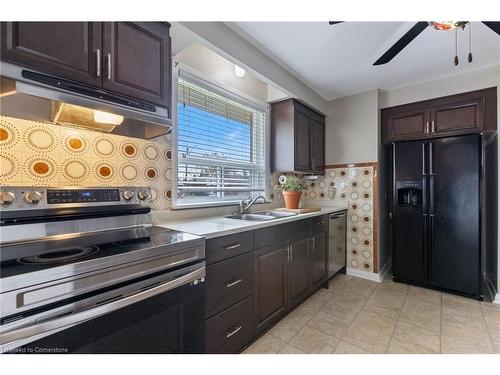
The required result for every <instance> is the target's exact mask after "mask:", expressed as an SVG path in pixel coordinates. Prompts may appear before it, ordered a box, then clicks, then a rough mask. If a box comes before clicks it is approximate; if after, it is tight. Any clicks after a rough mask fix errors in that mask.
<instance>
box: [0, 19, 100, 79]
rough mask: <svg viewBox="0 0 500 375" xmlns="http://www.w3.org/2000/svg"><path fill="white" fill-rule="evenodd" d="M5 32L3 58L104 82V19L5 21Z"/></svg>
mask: <svg viewBox="0 0 500 375" xmlns="http://www.w3.org/2000/svg"><path fill="white" fill-rule="evenodd" d="M1 35H2V37H1V59H2V61H7V62H10V63H13V64H16V65H21V66H25V67H27V68H33V69H35V70H38V71H40V72H42V73H47V74H51V75H55V76H58V77H61V78H67V79H71V80H75V81H79V82H83V83H87V84H91V85H95V86H100V85H101V76H100V74H101V73H102V69H100V68H101V67H100V66H99V64H100V61H98V59H99V57H100V56H99V55H100V52H101V51H100V50H101V23H100V22H2V24H1ZM99 70H100V71H99Z"/></svg>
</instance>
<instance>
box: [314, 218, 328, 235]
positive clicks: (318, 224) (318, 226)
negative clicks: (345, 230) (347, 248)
mask: <svg viewBox="0 0 500 375" xmlns="http://www.w3.org/2000/svg"><path fill="white" fill-rule="evenodd" d="M311 221H312V230H313V232H317V231H324V230H328V215H322V216H316V217H313V218H312V219H311Z"/></svg>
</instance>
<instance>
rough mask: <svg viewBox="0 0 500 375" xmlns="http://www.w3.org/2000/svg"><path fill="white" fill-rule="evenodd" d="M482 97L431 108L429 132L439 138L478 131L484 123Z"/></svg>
mask: <svg viewBox="0 0 500 375" xmlns="http://www.w3.org/2000/svg"><path fill="white" fill-rule="evenodd" d="M483 113H484V100H483V97H481V96H478V97H477V98H471V99H462V100H458V101H455V102H452V103H445V104H441V105H436V106H432V107H431V132H432V134H436V135H439V136H442V135H458V134H463V133H470V132H471V131H480V130H481V129H483V121H484V118H483V117H484V116H483Z"/></svg>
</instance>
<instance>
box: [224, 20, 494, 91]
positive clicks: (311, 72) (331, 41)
mask: <svg viewBox="0 0 500 375" xmlns="http://www.w3.org/2000/svg"><path fill="white" fill-rule="evenodd" d="M413 24H414V22H346V23H341V24H337V25H333V26H330V25H329V24H328V22H237V23H227V25H228V26H229V27H230V28H231V29H233V30H234V31H235V32H237V33H238V34H239V35H240V36H242V37H243V38H244V39H246V40H247V41H248V42H250V43H251V44H253V45H254V46H255V47H257V48H258V49H260V50H261V51H262V52H264V53H265V54H267V55H268V56H269V57H271V58H272V59H274V60H275V61H276V62H277V63H279V64H281V65H282V66H283V67H285V68H286V69H288V70H289V71H290V72H291V73H292V74H294V75H295V76H297V78H299V79H301V80H302V81H303V82H304V83H305V84H307V85H308V86H309V87H310V88H311V89H313V90H314V91H315V92H316V93H317V94H319V95H321V96H322V97H323V98H325V99H326V100H332V99H335V98H339V97H343V96H348V95H352V94H355V93H359V92H364V91H368V90H372V89H376V88H379V89H382V90H389V89H393V88H397V87H403V86H407V85H410V84H413V83H417V82H422V81H428V80H432V79H437V78H441V77H446V76H451V75H455V74H460V73H464V72H467V71H472V70H478V69H482V68H486V67H490V66H495V65H500V36H499V35H497V34H495V33H494V32H493V31H492V30H490V29H489V28H487V27H486V26H484V25H483V24H482V23H480V22H473V23H472V53H473V56H474V60H473V62H472V63H470V64H469V63H468V62H467V54H468V48H469V47H468V44H469V33H468V30H466V31H460V30H459V31H458V57H459V59H460V64H459V65H458V66H454V65H453V57H454V56H455V50H454V48H455V44H454V32H453V31H451V32H445V31H436V30H433V29H431V28H427V29H426V30H425V31H424V32H422V33H421V34H420V35H419V36H418V37H417V38H416V39H414V40H413V41H412V42H411V43H410V44H409V45H408V46H407V47H406V48H405V49H403V51H402V52H400V54H398V55H397V56H396V57H395V58H394V59H393V60H392V61H390V62H389V63H387V64H385V65H380V66H373V62H375V61H376V60H377V59H378V58H379V57H380V56H381V55H382V54H383V53H384V52H385V51H386V50H387V49H388V48H389V47H390V46H391V45H392V44H394V42H396V41H397V40H398V39H399V38H400V37H401V36H402V35H403V34H404V33H405V32H406V31H408V30H409V29H410V28H411V26H413Z"/></svg>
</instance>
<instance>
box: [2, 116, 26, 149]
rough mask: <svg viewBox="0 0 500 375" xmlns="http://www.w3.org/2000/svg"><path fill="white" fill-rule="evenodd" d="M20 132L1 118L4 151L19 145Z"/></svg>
mask: <svg viewBox="0 0 500 375" xmlns="http://www.w3.org/2000/svg"><path fill="white" fill-rule="evenodd" d="M20 138H21V137H20V134H19V130H18V129H17V128H16V127H15V126H14V125H12V124H11V123H10V122H7V121H5V120H4V119H2V118H0V146H2V149H4V148H7V147H9V148H10V147H13V146H15V145H16V144H18V143H19V139H20Z"/></svg>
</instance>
